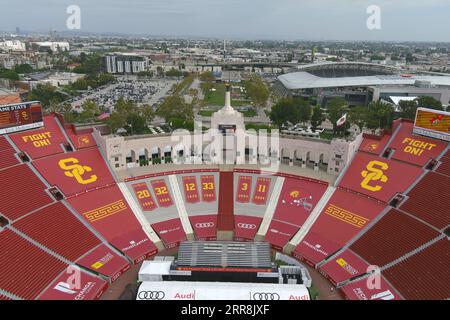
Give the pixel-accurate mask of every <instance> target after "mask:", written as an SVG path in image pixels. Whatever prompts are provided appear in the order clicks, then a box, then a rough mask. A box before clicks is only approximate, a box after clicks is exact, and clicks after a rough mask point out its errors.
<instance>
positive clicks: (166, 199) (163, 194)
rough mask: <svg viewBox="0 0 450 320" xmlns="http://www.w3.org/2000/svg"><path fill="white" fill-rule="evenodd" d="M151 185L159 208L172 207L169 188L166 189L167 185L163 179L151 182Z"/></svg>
mask: <svg viewBox="0 0 450 320" xmlns="http://www.w3.org/2000/svg"><path fill="white" fill-rule="evenodd" d="M151 184H152V188H153V191H154V192H155V196H156V199H157V200H158V204H159V206H160V207H170V206H171V205H173V202H172V197H171V196H170V193H169V188H167V184H166V181H165V180H164V179H159V180H153V181H152V182H151Z"/></svg>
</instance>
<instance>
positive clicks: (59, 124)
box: [55, 117, 107, 159]
mask: <svg viewBox="0 0 450 320" xmlns="http://www.w3.org/2000/svg"><path fill="white" fill-rule="evenodd" d="M55 122H56V126H57V127H58V128H59V130H61V133H62V135H63V137H64V139H66V141H67V143H68V144H69V145H70V147H71V148H72V150H73V151H76V150H77V149H76V148H75V146H74V145H73V143H72V140H70V138H69V136H68V135H67V132H66V130H65V129H64V128H63V126H62V124H61V122H60V121H59V118H58V117H55ZM104 159H107V158H104Z"/></svg>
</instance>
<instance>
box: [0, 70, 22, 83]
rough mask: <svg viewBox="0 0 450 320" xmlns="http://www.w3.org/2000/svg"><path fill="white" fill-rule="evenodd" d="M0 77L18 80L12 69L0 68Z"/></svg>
mask: <svg viewBox="0 0 450 320" xmlns="http://www.w3.org/2000/svg"><path fill="white" fill-rule="evenodd" d="M0 78H4V79H8V80H11V81H19V75H18V74H17V72H15V71H14V70H7V69H3V70H0Z"/></svg>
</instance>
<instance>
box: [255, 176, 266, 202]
mask: <svg viewBox="0 0 450 320" xmlns="http://www.w3.org/2000/svg"><path fill="white" fill-rule="evenodd" d="M269 188H270V179H268V178H262V177H259V178H258V180H256V186H255V191H254V192H253V200H252V201H253V203H256V204H266V202H267V194H268V193H269Z"/></svg>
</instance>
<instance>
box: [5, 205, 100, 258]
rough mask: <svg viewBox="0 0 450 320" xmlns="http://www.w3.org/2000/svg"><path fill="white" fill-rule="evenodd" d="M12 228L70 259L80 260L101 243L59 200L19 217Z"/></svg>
mask: <svg viewBox="0 0 450 320" xmlns="http://www.w3.org/2000/svg"><path fill="white" fill-rule="evenodd" d="M13 227H15V228H17V229H18V230H20V231H21V232H23V233H25V234H26V235H27V236H29V237H30V238H32V239H33V240H35V241H37V242H39V243H40V244H42V245H43V246H45V247H47V248H49V249H50V250H52V251H54V252H56V253H58V254H59V255H61V256H63V257H65V258H66V259H68V260H70V261H75V260H77V259H78V258H79V257H81V256H82V255H84V254H86V253H87V252H89V251H90V250H92V249H93V248H95V247H96V246H98V245H99V244H100V243H101V241H100V240H99V239H98V238H97V237H96V236H95V235H94V234H93V233H92V232H91V231H89V230H88V229H87V228H86V227H85V226H84V225H83V224H82V223H81V221H79V220H78V219H77V218H76V217H75V216H74V215H73V214H72V213H71V212H70V211H69V210H68V209H67V208H66V206H65V205H64V204H62V203H60V202H58V203H55V204H52V205H51V206H48V207H45V208H43V209H40V210H38V211H36V212H34V213H32V214H30V215H28V216H26V217H24V218H23V219H20V220H19V221H17V222H15V223H13Z"/></svg>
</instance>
